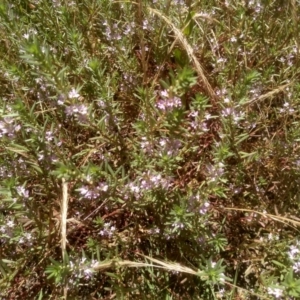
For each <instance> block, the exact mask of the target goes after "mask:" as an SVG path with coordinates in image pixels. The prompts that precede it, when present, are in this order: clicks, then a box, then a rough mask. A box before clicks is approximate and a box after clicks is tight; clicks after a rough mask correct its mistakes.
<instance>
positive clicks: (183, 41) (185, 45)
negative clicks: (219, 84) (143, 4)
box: [148, 7, 216, 100]
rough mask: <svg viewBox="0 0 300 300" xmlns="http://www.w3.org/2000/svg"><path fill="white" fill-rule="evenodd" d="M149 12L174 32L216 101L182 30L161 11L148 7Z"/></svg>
mask: <svg viewBox="0 0 300 300" xmlns="http://www.w3.org/2000/svg"><path fill="white" fill-rule="evenodd" d="M148 9H149V11H150V12H151V13H153V14H155V15H157V16H158V17H160V18H161V19H162V20H164V21H165V22H166V23H167V24H168V25H169V26H170V27H171V29H172V30H173V32H174V34H175V37H176V40H178V41H179V42H180V44H181V46H182V47H183V48H184V49H185V51H186V53H187V55H188V56H189V58H190V59H191V60H192V62H193V64H194V67H195V69H196V71H197V73H198V76H199V77H200V79H201V80H202V82H203V85H204V88H205V90H206V92H207V93H208V95H209V97H210V98H211V99H213V100H214V99H215V97H216V95H215V92H214V90H213V89H212V87H211V85H210V83H209V82H208V80H207V78H206V76H205V74H204V71H203V68H202V66H201V64H200V63H199V61H198V59H197V57H196V56H195V54H194V50H193V48H192V47H191V46H190V44H189V43H188V41H187V40H186V38H185V37H184V35H183V33H182V32H181V30H180V29H178V28H177V27H176V26H175V25H174V24H173V23H172V22H171V21H170V20H169V19H168V18H167V17H166V16H165V15H164V14H162V13H161V12H160V11H158V10H156V9H153V8H150V7H148Z"/></svg>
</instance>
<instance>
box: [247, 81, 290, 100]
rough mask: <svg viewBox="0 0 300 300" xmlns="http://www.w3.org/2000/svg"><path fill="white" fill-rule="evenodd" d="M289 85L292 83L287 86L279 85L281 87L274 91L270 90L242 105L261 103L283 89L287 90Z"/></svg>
mask: <svg viewBox="0 0 300 300" xmlns="http://www.w3.org/2000/svg"><path fill="white" fill-rule="evenodd" d="M291 84H292V82H289V83H287V84H284V85H281V86H279V87H277V88H276V89H274V90H272V91H270V92H267V93H266V94H263V95H261V96H259V97H257V98H254V99H251V100H250V101H247V102H245V103H244V105H248V104H252V103H255V102H258V101H262V100H265V99H268V98H270V97H273V96H275V95H276V94H278V93H280V92H282V91H283V90H284V89H285V88H287V87H288V86H290V85H291Z"/></svg>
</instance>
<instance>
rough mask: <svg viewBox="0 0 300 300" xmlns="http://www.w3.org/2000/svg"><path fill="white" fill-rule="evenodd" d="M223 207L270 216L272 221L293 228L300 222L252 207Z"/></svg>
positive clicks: (299, 224)
mask: <svg viewBox="0 0 300 300" xmlns="http://www.w3.org/2000/svg"><path fill="white" fill-rule="evenodd" d="M224 209H225V210H236V211H246V212H252V213H255V214H258V215H261V216H263V217H266V218H270V219H272V220H274V221H277V222H280V223H283V224H285V225H288V226H291V227H292V228H294V229H296V228H295V227H298V226H299V227H300V222H299V221H296V220H293V219H290V218H287V217H281V216H276V215H272V214H268V213H262V212H259V211H256V210H253V209H247V208H236V207H224ZM291 224H292V225H293V226H292V225H291ZM294 226H295V227H294ZM296 230H297V229H296Z"/></svg>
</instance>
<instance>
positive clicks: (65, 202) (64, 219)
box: [61, 178, 68, 299]
mask: <svg viewBox="0 0 300 300" xmlns="http://www.w3.org/2000/svg"><path fill="white" fill-rule="evenodd" d="M67 214H68V183H67V182H66V181H65V179H64V178H63V179H62V199H61V251H62V257H63V261H65V255H66V243H67ZM67 293H68V284H67V283H65V286H64V299H67Z"/></svg>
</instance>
